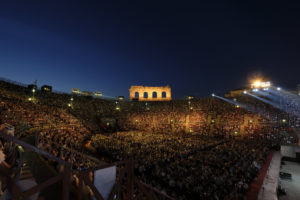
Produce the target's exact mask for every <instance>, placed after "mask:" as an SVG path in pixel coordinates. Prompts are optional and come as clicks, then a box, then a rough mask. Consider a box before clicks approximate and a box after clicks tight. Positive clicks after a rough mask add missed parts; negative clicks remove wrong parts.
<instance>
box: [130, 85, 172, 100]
mask: <svg viewBox="0 0 300 200" xmlns="http://www.w3.org/2000/svg"><path fill="white" fill-rule="evenodd" d="M129 97H130V100H138V101H171V100H172V97H171V87H170V86H169V85H167V86H164V87H150V86H137V85H133V86H131V87H130V89H129Z"/></svg>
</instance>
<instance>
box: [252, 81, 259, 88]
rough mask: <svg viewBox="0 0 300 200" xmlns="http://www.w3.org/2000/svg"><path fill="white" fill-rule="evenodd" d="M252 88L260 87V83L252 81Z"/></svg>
mask: <svg viewBox="0 0 300 200" xmlns="http://www.w3.org/2000/svg"><path fill="white" fill-rule="evenodd" d="M253 86H254V87H256V88H258V87H260V86H261V81H254V83H253Z"/></svg>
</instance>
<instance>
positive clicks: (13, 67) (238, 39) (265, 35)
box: [0, 0, 300, 98]
mask: <svg viewBox="0 0 300 200" xmlns="http://www.w3.org/2000/svg"><path fill="white" fill-rule="evenodd" d="M298 8H299V4H298V3H296V4H291V3H282V2H281V3H275V2H272V4H269V3H266V2H257V3H256V2H250V3H245V2H239V3H235V4H229V3H224V2H223V1H220V2H214V3H212V2H209V3H199V2H197V3H193V4H184V5H183V4H180V3H176V2H163V3H161V2H160V3H159V4H155V3H151V4H150V3H146V2H136V3H128V2H121V1H120V2H98V1H97V2H96V1H89V2H79V1H76V2H72V3H67V2H59V1H43V2H38V1H33V0H32V1H27V2H26V3H25V2H18V1H9V2H1V3H0V25H1V27H2V28H1V29H0V44H1V45H0V66H1V67H0V73H1V77H4V78H7V79H11V80H13V81H17V82H21V83H25V84H31V83H33V82H34V81H35V80H37V81H38V85H39V86H41V85H44V84H47V85H51V86H53V89H54V90H58V91H63V92H68V93H70V92H71V88H80V89H81V90H87V91H101V92H103V94H104V95H106V96H111V97H117V96H119V95H121V96H125V97H126V98H128V95H129V91H128V89H129V88H130V86H131V85H147V86H165V85H170V86H171V89H172V97H174V98H184V97H186V96H187V95H195V96H196V97H202V96H209V95H210V94H211V93H212V92H214V93H224V92H226V91H228V90H230V89H236V88H240V87H243V86H244V85H246V84H247V83H248V79H249V77H251V76H252V75H253V74H262V75H263V76H267V77H268V78H270V80H271V82H273V83H274V84H275V85H279V86H281V87H283V88H296V85H297V84H299V83H300V81H299V78H298V74H299V73H300V67H299V66H300V58H299V56H298V55H299V53H300V48H299V46H300V40H299V34H300V26H299V25H300V14H299V12H298Z"/></svg>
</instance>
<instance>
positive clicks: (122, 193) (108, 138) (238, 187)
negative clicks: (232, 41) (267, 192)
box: [0, 79, 300, 200]
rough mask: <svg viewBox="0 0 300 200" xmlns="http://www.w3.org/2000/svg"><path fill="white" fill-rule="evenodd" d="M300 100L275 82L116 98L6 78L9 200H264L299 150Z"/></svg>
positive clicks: (0, 98)
mask: <svg viewBox="0 0 300 200" xmlns="http://www.w3.org/2000/svg"><path fill="white" fill-rule="evenodd" d="M299 99H300V98H299V96H297V94H294V93H292V92H289V91H284V90H283V89H281V88H276V87H273V86H270V87H268V88H267V89H266V87H262V88H251V87H249V88H246V89H242V90H236V91H231V92H229V93H228V94H227V95H225V96H224V95H218V94H212V95H211V96H210V97H205V98H194V97H193V96H189V97H187V98H186V99H172V100H168V101H139V100H138V99H132V100H126V99H124V98H123V97H120V98H116V99H108V98H103V97H93V96H90V95H86V96H83V95H79V94H67V93H58V92H52V91H51V90H50V91H48V90H45V88H44V89H42V88H40V87H37V86H36V85H34V84H33V85H28V86H27V85H23V84H20V83H17V82H13V81H8V80H4V79H3V80H1V81H0V103H1V106H0V112H1V113H0V120H1V151H0V153H1V160H0V161H1V168H0V172H1V179H0V180H1V190H0V192H1V196H2V197H1V199H12V198H14V199H19V198H21V199H28V198H29V197H30V198H31V199H54V198H56V199H60V198H62V199H151V200H152V199H177V200H193V199H212V200H220V199H224V200H233V199H259V194H260V192H261V188H262V185H263V181H264V179H265V174H266V173H267V172H266V171H267V169H268V167H269V165H270V160H271V159H272V156H273V155H275V153H276V152H280V149H281V145H286V146H297V145H298V136H297V134H298V133H299V132H298V131H299V130H298V128H299V116H300V115H299V114H300V109H299V104H298V103H299V102H300V101H299ZM297 159H298V160H297ZM296 162H299V153H297V158H296ZM103 169H104V170H105V169H106V170H108V171H106V172H103V171H101V170H103ZM97 171H99V173H98V172H97ZM97 174H100V175H103V176H100V177H101V178H99V179H98V178H97V177H98V175H97ZM278 175H279V171H278V174H277V176H278ZM53 177H54V178H53ZM105 177H106V178H105ZM277 179H278V178H277ZM28 180H29V182H26V181H28ZM105 181H106V182H105ZM277 181H278V180H277ZM24 182H26V184H25V183H24ZM21 183H23V184H25V185H27V186H28V184H29V185H30V186H28V187H27V188H26V187H24V185H22V184H21ZM98 183H99V184H98ZM111 183H112V184H111ZM99 185H100V186H99ZM278 187H279V186H278V183H277V185H276V186H275V194H274V195H275V196H276V195H277V193H278V190H277V188H278ZM262 199H267V198H262Z"/></svg>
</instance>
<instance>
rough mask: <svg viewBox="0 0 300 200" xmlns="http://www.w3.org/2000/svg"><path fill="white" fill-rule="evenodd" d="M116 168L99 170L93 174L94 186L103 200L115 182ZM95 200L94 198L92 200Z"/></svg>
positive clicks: (106, 197) (105, 199)
mask: <svg viewBox="0 0 300 200" xmlns="http://www.w3.org/2000/svg"><path fill="white" fill-rule="evenodd" d="M116 172H117V168H116V166H113V167H108V168H105V169H99V170H97V171H95V173H94V184H95V187H96V188H97V189H98V191H99V192H100V194H101V195H102V197H103V198H104V200H107V199H108V197H109V195H110V193H111V190H112V188H113V186H114V185H115V182H116ZM94 199H95V198H94Z"/></svg>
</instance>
